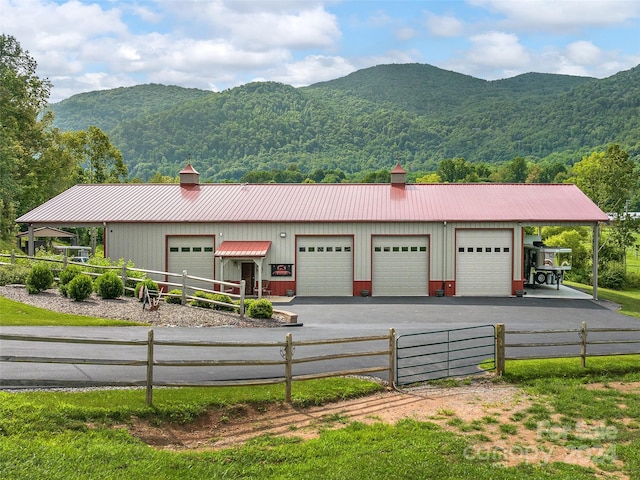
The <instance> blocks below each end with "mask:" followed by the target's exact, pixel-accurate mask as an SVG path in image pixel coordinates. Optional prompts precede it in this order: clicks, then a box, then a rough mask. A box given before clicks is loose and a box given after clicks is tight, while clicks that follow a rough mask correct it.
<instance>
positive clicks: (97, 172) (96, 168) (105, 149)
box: [61, 126, 127, 183]
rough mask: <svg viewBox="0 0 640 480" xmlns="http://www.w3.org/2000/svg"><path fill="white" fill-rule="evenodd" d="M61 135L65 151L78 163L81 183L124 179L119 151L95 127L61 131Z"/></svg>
mask: <svg viewBox="0 0 640 480" xmlns="http://www.w3.org/2000/svg"><path fill="white" fill-rule="evenodd" d="M61 137H62V138H61V141H62V143H63V144H64V150H65V153H66V154H68V155H70V156H71V157H72V158H74V159H75V161H76V163H77V165H78V166H79V171H78V174H79V180H80V181H81V182H84V183H120V182H124V181H125V180H126V177H127V167H126V166H125V164H124V161H123V158H122V153H121V152H120V150H118V149H117V148H116V147H114V146H113V145H112V144H111V141H110V140H109V137H108V136H107V135H106V134H105V133H104V132H103V131H102V130H100V129H99V128H98V127H94V126H91V127H89V128H88V129H87V130H86V131H83V130H79V131H76V132H65V133H63V134H62V136H61Z"/></svg>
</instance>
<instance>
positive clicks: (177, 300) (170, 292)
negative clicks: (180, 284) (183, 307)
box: [164, 288, 182, 303]
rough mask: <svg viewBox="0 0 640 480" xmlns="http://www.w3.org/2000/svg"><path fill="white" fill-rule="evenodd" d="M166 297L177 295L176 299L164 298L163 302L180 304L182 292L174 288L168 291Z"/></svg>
mask: <svg viewBox="0 0 640 480" xmlns="http://www.w3.org/2000/svg"><path fill="white" fill-rule="evenodd" d="M168 295H179V296H178V297H169V296H166V297H164V301H165V302H167V303H182V290H178V289H177V288H174V289H173V290H169V292H168Z"/></svg>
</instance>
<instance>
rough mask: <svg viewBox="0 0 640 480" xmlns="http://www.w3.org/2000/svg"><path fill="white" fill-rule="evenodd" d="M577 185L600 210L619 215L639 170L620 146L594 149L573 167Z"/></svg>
mask: <svg viewBox="0 0 640 480" xmlns="http://www.w3.org/2000/svg"><path fill="white" fill-rule="evenodd" d="M572 180H574V181H575V183H576V185H577V186H578V187H579V188H580V190H582V191H583V192H584V193H585V194H586V195H587V196H588V197H589V198H590V199H591V200H593V201H594V202H595V203H596V204H597V205H598V206H599V207H600V208H601V209H602V210H603V211H605V212H609V213H614V214H616V215H618V216H620V217H621V216H622V214H623V213H624V208H625V204H626V201H627V200H628V199H629V198H630V197H631V195H632V193H633V192H634V190H635V189H637V188H638V172H637V171H636V166H635V165H634V164H633V162H632V161H631V160H630V159H629V155H628V154H627V152H625V151H624V150H622V149H621V148H620V146H619V145H617V144H613V145H609V147H607V150H606V152H593V153H592V154H591V155H589V156H588V157H583V158H582V160H580V161H579V162H578V163H576V164H575V165H574V166H573V178H572Z"/></svg>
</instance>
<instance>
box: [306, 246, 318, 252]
mask: <svg viewBox="0 0 640 480" xmlns="http://www.w3.org/2000/svg"><path fill="white" fill-rule="evenodd" d="M307 251H308V252H315V251H316V247H309V250H307Z"/></svg>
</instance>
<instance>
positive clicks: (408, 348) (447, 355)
mask: <svg viewBox="0 0 640 480" xmlns="http://www.w3.org/2000/svg"><path fill="white" fill-rule="evenodd" d="M495 338H496V334H495V326H494V325H479V326H475V327H465V328H455V329H451V330H435V331H431V332H422V333H410V334H406V335H398V337H397V338H396V372H395V373H396V385H407V384H411V383H418V382H425V381H427V380H437V379H439V378H447V377H460V376H468V375H475V374H478V373H484V372H485V371H486V370H493V369H495V367H496V360H495ZM480 363H482V364H483V368H480V366H479V365H480Z"/></svg>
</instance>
